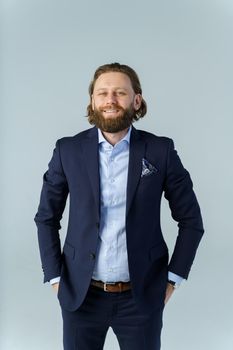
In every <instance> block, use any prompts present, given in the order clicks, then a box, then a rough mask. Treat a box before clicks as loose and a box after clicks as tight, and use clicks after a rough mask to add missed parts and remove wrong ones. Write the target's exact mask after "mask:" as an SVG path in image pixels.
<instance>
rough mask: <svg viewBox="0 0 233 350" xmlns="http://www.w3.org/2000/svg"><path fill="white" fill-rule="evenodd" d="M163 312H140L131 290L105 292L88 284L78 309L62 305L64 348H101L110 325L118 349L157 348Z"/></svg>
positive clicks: (142, 349)
mask: <svg viewBox="0 0 233 350" xmlns="http://www.w3.org/2000/svg"><path fill="white" fill-rule="evenodd" d="M162 315H163V308H160V309H156V310H153V311H151V313H149V314H145V313H142V312H140V311H139V310H138V309H137V306H136V304H135V302H134V300H133V297H132V293H131V291H130V290H129V291H126V292H121V293H108V292H105V291H103V290H101V289H99V288H97V287H94V286H90V288H89V290H88V292H87V295H86V298H85V300H84V302H83V304H82V305H81V306H80V308H79V309H78V310H76V311H74V312H70V311H67V310H63V309H62V317H63V344H64V350H102V349H103V347H104V341H105V337H106V334H107V331H108V329H109V327H111V328H112V329H113V331H114V333H115V334H116V337H117V340H118V343H119V346H120V349H121V350H160V335H161V329H162ZM107 350H111V349H107Z"/></svg>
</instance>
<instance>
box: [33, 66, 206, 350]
mask: <svg viewBox="0 0 233 350" xmlns="http://www.w3.org/2000/svg"><path fill="white" fill-rule="evenodd" d="M89 93H90V105H89V106H88V108H87V110H88V118H89V122H90V123H91V124H93V125H95V126H94V127H93V128H91V129H88V130H86V131H83V132H81V133H79V134H77V135H75V136H74V137H65V138H62V139H60V140H58V141H57V144H56V148H55V150H54V154H53V157H52V159H51V161H50V163H49V169H48V171H47V172H46V173H45V175H44V184H43V188H42V192H41V200H40V205H39V209H38V213H37V214H36V217H35V221H36V224H37V226H38V237H39V247H40V254H41V260H42V267H43V270H44V275H45V277H44V282H48V281H50V283H51V284H52V285H53V288H54V289H56V290H57V291H58V299H59V301H60V304H61V308H62V316H63V324H64V329H63V330H64V334H63V339H64V349H65V350H76V349H78V350H97V349H98V350H99V349H103V346H104V341H105V336H106V333H107V330H108V328H109V327H112V329H113V331H114V332H115V334H116V336H117V339H118V342H119V345H120V348H121V349H122V350H159V349H160V333H161V328H162V313H163V309H164V305H165V304H166V302H167V301H168V299H169V298H170V296H171V295H172V293H173V292H174V290H175V288H176V287H177V286H178V285H179V284H180V282H181V281H182V279H187V278H188V275H189V271H190V268H191V265H192V263H193V260H194V257H195V253H196V250H197V247H198V244H199V242H200V239H201V237H202V235H203V232H204V230H203V225H202V219H201V214H200V208H199V205H198V202H197V199H196V196H195V194H194V192H193V189H192V181H191V179H190V176H189V173H188V172H187V170H185V169H184V167H183V165H182V163H181V161H180V159H179V157H178V155H177V152H176V151H175V150H174V144H173V141H172V140H171V139H169V138H166V137H158V136H155V135H153V134H151V133H147V132H145V131H139V130H136V129H135V128H134V127H133V126H132V123H133V122H134V121H136V120H138V119H139V118H142V117H143V116H144V115H145V114H146V102H145V100H144V99H143V97H142V90H141V86H140V82H139V79H138V76H137V74H136V73H135V71H134V70H133V69H132V68H130V67H129V66H126V65H121V64H119V63H113V64H106V65H104V66H101V67H99V68H98V69H97V70H96V72H95V74H94V78H93V81H92V82H91V84H90V87H89ZM163 193H164V195H165V197H166V199H167V200H168V202H169V206H170V209H171V214H172V217H173V218H174V220H176V221H177V222H178V227H179V232H178V237H177V241H176V244H175V248H174V251H173V254H172V257H171V260H170V262H169V265H168V249H167V246H166V243H165V241H164V238H163V235H162V232H161V228H160V202H161V196H162V194H163ZM68 194H69V195H70V209H69V223H68V230H67V235H66V238H65V243H64V247H63V249H62V252H61V247H60V239H59V229H60V220H61V218H62V213H63V210H64V208H65V204H66V199H67V196H68Z"/></svg>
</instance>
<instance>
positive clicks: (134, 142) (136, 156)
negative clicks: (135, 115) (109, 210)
mask: <svg viewBox="0 0 233 350" xmlns="http://www.w3.org/2000/svg"><path fill="white" fill-rule="evenodd" d="M145 146H146V143H145V141H143V140H142V139H141V137H140V135H139V133H138V131H137V130H136V129H135V128H134V127H132V132H131V136H130V148H129V168H128V182H127V199H126V216H127V215H128V213H129V209H130V206H131V204H132V200H133V197H134V194H135V191H136V189H137V185H138V183H139V180H140V177H141V172H142V158H143V157H144V155H145Z"/></svg>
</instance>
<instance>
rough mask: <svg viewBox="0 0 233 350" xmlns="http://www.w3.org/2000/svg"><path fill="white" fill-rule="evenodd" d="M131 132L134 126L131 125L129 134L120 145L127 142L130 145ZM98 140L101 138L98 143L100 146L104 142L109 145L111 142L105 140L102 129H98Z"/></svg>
mask: <svg viewBox="0 0 233 350" xmlns="http://www.w3.org/2000/svg"><path fill="white" fill-rule="evenodd" d="M131 131H132V125H130V127H129V130H128V132H127V134H126V135H125V136H124V137H123V139H121V140H120V141H119V142H118V143H120V142H122V141H126V142H127V143H128V144H129V141H130V135H131ZM98 138H99V141H98V143H99V144H101V143H102V142H104V143H108V144H109V142H108V141H107V140H106V139H105V138H104V136H103V134H102V132H101V130H100V129H98Z"/></svg>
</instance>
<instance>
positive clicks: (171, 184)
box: [164, 140, 204, 279]
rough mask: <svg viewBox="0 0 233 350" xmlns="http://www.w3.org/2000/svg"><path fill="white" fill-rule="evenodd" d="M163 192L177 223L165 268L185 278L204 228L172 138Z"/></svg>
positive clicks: (198, 208)
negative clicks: (173, 244)
mask: <svg viewBox="0 0 233 350" xmlns="http://www.w3.org/2000/svg"><path fill="white" fill-rule="evenodd" d="M164 192H165V193H164V194H165V198H166V199H167V200H168V202H169V207H170V209H171V214H172V217H173V219H174V220H175V221H177V222H178V236H177V239H176V244H175V248H174V251H173V254H172V257H171V260H170V263H169V267H168V268H169V271H171V272H173V273H175V274H177V275H179V276H182V277H183V278H185V279H187V278H188V275H189V272H190V269H191V266H192V264H193V260H194V258H195V254H196V251H197V248H198V245H199V242H200V240H201V238H202V235H203V233H204V229H203V223H202V217H201V212H200V207H199V204H198V201H197V198H196V196H195V193H194V191H193V184H192V180H191V178H190V175H189V173H188V171H187V170H186V169H185V168H184V167H183V165H182V163H181V161H180V158H179V156H178V154H177V152H176V150H175V149H174V143H173V141H172V140H170V144H169V148H168V156H167V174H166V180H165V190H164Z"/></svg>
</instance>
